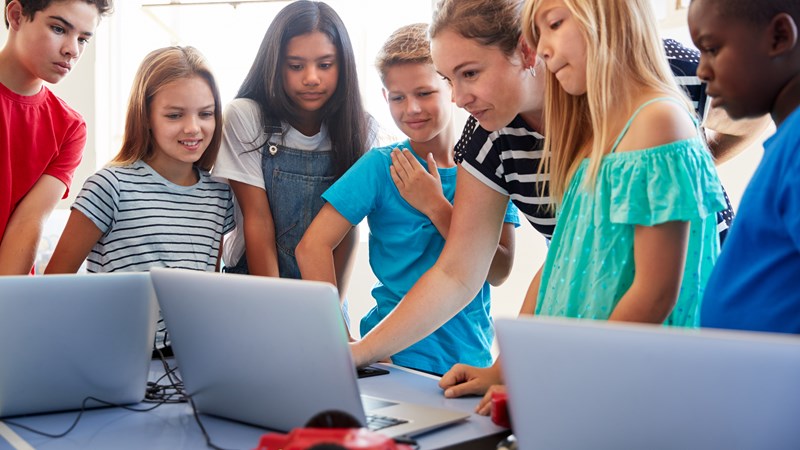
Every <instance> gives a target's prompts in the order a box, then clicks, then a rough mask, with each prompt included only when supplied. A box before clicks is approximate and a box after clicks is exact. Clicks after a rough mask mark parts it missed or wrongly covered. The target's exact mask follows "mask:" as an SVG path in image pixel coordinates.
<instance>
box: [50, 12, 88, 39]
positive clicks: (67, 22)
mask: <svg viewBox="0 0 800 450" xmlns="http://www.w3.org/2000/svg"><path fill="white" fill-rule="evenodd" d="M49 18H50V19H53V20H57V21H59V22H61V24H62V25H64V28H67V29H69V30H70V31H71V30H74V29H75V25H73V24H71V23H70V22H69V21H68V20H67V19H65V18H63V17H61V16H49ZM81 34H82V35H84V36H94V33H92V32H91V31H81Z"/></svg>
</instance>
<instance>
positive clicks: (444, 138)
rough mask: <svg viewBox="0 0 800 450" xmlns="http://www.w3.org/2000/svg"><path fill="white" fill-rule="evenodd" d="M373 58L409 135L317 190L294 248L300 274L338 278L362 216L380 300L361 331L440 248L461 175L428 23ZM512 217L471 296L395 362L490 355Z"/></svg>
mask: <svg viewBox="0 0 800 450" xmlns="http://www.w3.org/2000/svg"><path fill="white" fill-rule="evenodd" d="M377 66H378V70H379V72H380V74H381V78H382V80H383V84H384V89H383V94H384V97H385V98H386V101H387V102H388V103H389V109H390V111H391V114H392V118H393V119H394V121H395V123H396V124H397V126H398V128H399V129H400V130H401V131H402V132H403V133H404V134H405V135H406V136H408V139H406V140H404V141H401V142H398V143H395V144H392V145H390V146H387V147H378V148H373V149H372V150H370V151H369V152H367V153H366V154H365V155H364V156H362V157H361V159H359V160H358V162H357V163H356V164H355V165H354V166H353V167H352V168H351V169H350V170H349V171H347V173H345V174H344V175H343V176H342V177H341V178H340V179H339V180H338V181H337V182H336V183H335V184H334V185H333V186H331V187H330V188H329V189H328V190H327V191H326V192H325V193H324V194H323V198H324V199H325V200H326V201H327V202H328V203H327V204H326V205H325V206H324V207H323V208H322V210H321V211H320V212H319V214H318V215H317V217H316V218H315V219H314V221H313V222H312V223H311V226H310V227H309V229H308V231H307V232H306V234H305V236H304V237H303V239H302V240H301V242H300V244H299V245H298V246H297V249H296V252H295V254H296V256H297V261H298V264H299V266H300V271H301V273H302V275H303V278H304V279H313V280H323V281H329V282H331V283H334V284H335V282H336V280H335V275H334V274H335V267H334V259H333V249H335V248H336V247H337V245H339V243H340V242H341V240H342V239H343V238H344V236H345V235H346V234H347V231H348V230H350V228H351V227H353V226H355V225H357V224H358V223H359V222H361V220H363V219H364V218H365V217H366V218H367V221H368V223H369V228H370V237H369V261H370V266H371V267H372V271H373V272H374V273H375V276H376V277H377V279H378V283H377V284H376V285H375V287H374V288H373V289H372V296H373V297H374V298H375V301H376V305H375V306H374V307H373V308H372V309H371V310H370V311H369V312H368V313H367V315H366V316H365V317H364V318H363V319H362V320H361V334H362V335H364V334H366V333H368V332H369V331H370V330H371V329H372V328H373V327H374V326H375V325H376V324H378V322H380V321H381V320H383V318H384V317H386V316H387V315H388V314H389V313H390V312H391V311H392V310H393V309H394V308H395V306H397V304H398V303H399V302H400V301H401V299H402V298H403V297H404V296H405V294H406V293H407V292H408V290H409V289H411V287H412V286H413V285H414V283H415V282H416V281H417V279H418V278H419V277H420V276H422V274H424V273H425V272H426V271H427V270H428V269H429V268H430V267H431V266H433V264H434V262H436V259H437V258H438V257H439V254H440V253H441V252H442V249H443V248H444V244H445V239H446V237H447V233H448V230H449V228H450V217H451V213H452V209H453V205H452V202H453V198H454V195H455V189H456V174H457V168H456V164H455V162H454V160H453V147H454V145H455V132H454V130H453V126H452V102H451V90H450V86H449V85H448V84H447V82H446V81H445V80H443V79H442V77H441V76H439V75H438V73H437V72H436V70H435V68H434V66H433V62H432V60H431V57H430V43H429V41H428V38H427V25H425V24H414V25H408V26H405V27H402V28H400V29H398V30H397V31H395V32H394V33H393V34H392V35H391V36H390V37H389V39H388V40H387V42H386V43H385V44H384V46H383V48H382V49H381V51H380V52H379V54H378V58H377ZM518 225H519V219H518V218H517V212H516V208H515V207H514V206H513V204H511V203H509V207H508V209H507V210H506V216H505V225H504V226H503V231H502V235H501V238H500V243H499V245H498V249H497V253H496V254H495V258H494V261H493V263H492V266H491V268H490V270H489V273H488V274H487V282H485V283H484V285H483V287H482V288H481V290H480V291H479V292H478V294H477V296H476V297H475V298H474V299H473V300H472V302H470V304H469V305H468V306H467V307H466V308H464V309H463V310H462V311H461V312H459V313H458V314H456V315H455V316H454V317H452V318H451V319H450V320H449V321H448V322H447V323H445V324H444V325H443V326H442V327H441V328H439V329H438V330H436V331H435V332H433V333H432V334H431V335H429V336H428V337H426V338H425V339H423V340H421V341H419V342H417V343H416V344H414V345H412V346H411V347H409V348H407V349H405V350H403V351H400V352H398V353H396V354H395V355H393V356H392V362H393V363H395V364H398V365H401V366H406V367H411V368H414V369H418V370H422V371H426V372H430V373H434V374H442V373H444V372H445V371H447V370H448V369H449V368H450V367H451V366H452V365H453V364H455V363H457V362H463V363H467V364H472V365H476V366H479V367H485V366H488V365H490V364H491V363H492V357H491V346H492V341H493V338H494V331H493V326H492V320H491V316H490V297H489V283H492V284H494V285H497V284H500V283H501V282H502V281H504V280H505V278H506V277H507V276H508V273H509V272H510V270H511V264H512V261H513V254H514V239H513V237H514V227H515V226H518ZM435 307H436V305H431V308H435Z"/></svg>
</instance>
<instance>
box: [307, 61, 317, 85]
mask: <svg viewBox="0 0 800 450" xmlns="http://www.w3.org/2000/svg"><path fill="white" fill-rule="evenodd" d="M303 85H304V86H317V85H319V75H318V74H317V68H316V67H313V66H309V67H308V68H306V70H305V72H304V73H303Z"/></svg>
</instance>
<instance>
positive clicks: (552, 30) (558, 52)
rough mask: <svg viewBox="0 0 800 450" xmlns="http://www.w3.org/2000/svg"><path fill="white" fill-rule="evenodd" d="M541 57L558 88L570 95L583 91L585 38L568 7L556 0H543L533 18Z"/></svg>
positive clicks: (582, 92)
mask: <svg viewBox="0 0 800 450" xmlns="http://www.w3.org/2000/svg"><path fill="white" fill-rule="evenodd" d="M533 23H534V27H535V28H536V31H537V33H536V34H537V35H538V36H539V42H538V45H537V47H536V51H537V53H538V54H539V56H541V57H542V58H544V61H545V63H546V64H547V70H549V71H550V72H552V73H553V74H554V75H555V77H556V79H557V80H558V83H559V84H560V85H561V88H562V89H564V91H565V92H567V93H568V94H571V95H583V94H585V93H586V39H585V38H584V37H583V35H582V34H581V32H580V29H579V27H578V26H579V24H578V22H577V20H576V19H575V17H574V16H573V15H572V13H571V12H570V10H569V9H567V7H566V6H565V5H564V2H562V1H560V0H545V1H543V2H542V3H541V6H540V7H539V9H538V10H537V11H536V15H535V16H534V19H533Z"/></svg>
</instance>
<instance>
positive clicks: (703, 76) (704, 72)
mask: <svg viewBox="0 0 800 450" xmlns="http://www.w3.org/2000/svg"><path fill="white" fill-rule="evenodd" d="M697 78H700V81H704V82H706V83H707V82H709V81H711V79H712V78H714V73H713V72H712V70H711V67H709V65H708V61H707V59H706V58H705V57H704V56H703V55H702V54H701V55H700V63H699V64H697Z"/></svg>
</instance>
